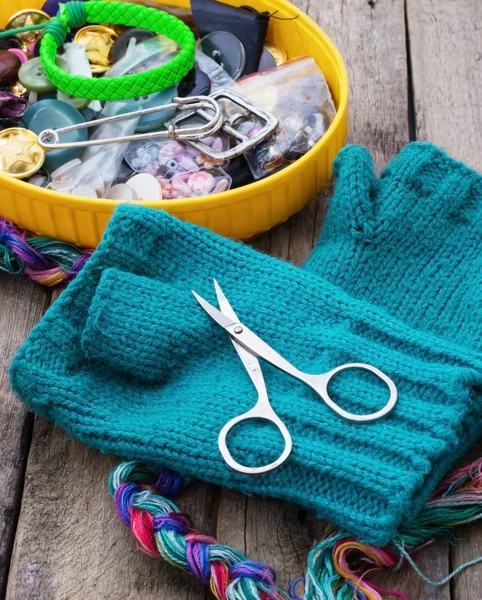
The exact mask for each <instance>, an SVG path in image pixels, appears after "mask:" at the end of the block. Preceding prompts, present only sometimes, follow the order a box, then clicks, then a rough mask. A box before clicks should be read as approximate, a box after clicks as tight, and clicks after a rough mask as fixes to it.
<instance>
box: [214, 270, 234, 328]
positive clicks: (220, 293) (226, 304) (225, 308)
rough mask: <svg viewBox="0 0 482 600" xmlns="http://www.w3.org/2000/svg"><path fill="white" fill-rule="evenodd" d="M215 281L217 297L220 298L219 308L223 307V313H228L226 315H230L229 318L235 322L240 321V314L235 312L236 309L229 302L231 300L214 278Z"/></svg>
mask: <svg viewBox="0 0 482 600" xmlns="http://www.w3.org/2000/svg"><path fill="white" fill-rule="evenodd" d="M213 281H214V289H215V290H216V297H217V299H218V303H219V308H220V309H221V312H222V313H223V315H226V317H228V318H229V319H232V320H233V321H234V323H239V319H238V315H237V314H236V313H235V312H234V309H233V307H232V306H231V304H230V303H229V300H228V299H227V298H226V296H225V295H224V292H223V290H222V289H221V286H220V285H219V283H218V282H217V281H216V280H215V279H213Z"/></svg>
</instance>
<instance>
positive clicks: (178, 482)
mask: <svg viewBox="0 0 482 600" xmlns="http://www.w3.org/2000/svg"><path fill="white" fill-rule="evenodd" d="M154 487H155V488H156V490H158V492H159V493H160V494H161V496H166V497H167V498H174V497H176V496H177V495H178V494H179V492H180V491H181V487H182V479H181V476H180V475H179V473H176V472H175V471H171V470H170V469H164V470H163V471H161V474H160V475H159V479H158V480H157V482H156V484H155V486H154Z"/></svg>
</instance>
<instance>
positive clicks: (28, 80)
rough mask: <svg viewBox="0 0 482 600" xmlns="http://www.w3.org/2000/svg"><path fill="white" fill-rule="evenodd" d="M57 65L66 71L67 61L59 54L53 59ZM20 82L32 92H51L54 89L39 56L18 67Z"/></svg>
mask: <svg viewBox="0 0 482 600" xmlns="http://www.w3.org/2000/svg"><path fill="white" fill-rule="evenodd" d="M55 62H56V64H57V66H58V67H60V68H61V69H63V70H64V71H68V64H67V61H66V60H64V59H63V58H62V57H61V56H58V57H57V58H56V60H55ZM18 78H19V80H20V83H21V84H22V85H23V86H24V87H25V88H26V89H27V90H29V91H32V92H39V93H41V94H42V93H45V92H51V91H53V90H55V89H56V88H55V86H54V84H53V83H52V82H51V81H50V80H49V79H48V78H47V76H46V75H45V71H44V67H43V64H42V60H41V59H40V58H32V59H31V60H29V61H28V62H26V63H25V64H24V65H22V67H21V68H20V71H19V72H18Z"/></svg>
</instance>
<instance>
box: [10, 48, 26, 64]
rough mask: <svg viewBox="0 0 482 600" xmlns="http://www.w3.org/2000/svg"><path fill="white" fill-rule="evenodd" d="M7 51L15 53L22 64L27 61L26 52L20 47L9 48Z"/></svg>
mask: <svg viewBox="0 0 482 600" xmlns="http://www.w3.org/2000/svg"><path fill="white" fill-rule="evenodd" d="M8 51H9V52H11V53H12V54H15V56H16V57H17V58H19V59H20V62H21V63H22V65H24V64H25V63H26V62H27V61H28V56H27V53H26V52H24V51H23V50H20V48H9V49H8Z"/></svg>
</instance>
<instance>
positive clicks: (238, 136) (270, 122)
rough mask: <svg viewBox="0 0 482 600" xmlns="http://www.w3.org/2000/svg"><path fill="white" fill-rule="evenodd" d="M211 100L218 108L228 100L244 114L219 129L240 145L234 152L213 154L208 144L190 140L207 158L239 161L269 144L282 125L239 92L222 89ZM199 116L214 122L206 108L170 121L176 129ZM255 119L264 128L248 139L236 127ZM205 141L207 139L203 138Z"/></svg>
mask: <svg viewBox="0 0 482 600" xmlns="http://www.w3.org/2000/svg"><path fill="white" fill-rule="evenodd" d="M209 97H210V98H211V99H212V100H215V101H216V103H217V104H218V105H219V101H220V100H229V101H230V102H231V103H232V104H233V105H235V107H240V108H242V109H244V111H243V112H234V114H233V115H232V116H231V117H230V118H227V117H226V116H223V123H222V125H221V127H220V130H219V131H220V132H221V133H224V134H225V135H227V136H229V137H230V138H233V139H234V140H236V142H238V143H237V144H235V145H234V146H233V147H232V148H229V149H228V150H225V151H222V152H216V151H214V150H213V149H212V148H211V147H210V146H208V145H207V144H205V143H204V142H203V141H202V140H197V139H188V140H186V142H187V143H188V144H189V145H191V146H193V147H194V148H196V149H197V150H199V151H200V152H201V153H202V154H204V155H205V156H209V157H210V158H212V159H214V160H216V161H225V160H230V159H232V158H236V157H237V156H240V155H241V154H244V153H245V152H246V151H247V150H250V149H251V148H254V146H257V145H258V144H260V143H261V142H263V141H264V140H266V139H267V138H268V137H269V136H270V135H271V134H273V133H274V132H275V131H276V129H277V128H278V125H279V119H278V118H277V117H275V116H274V115H273V114H272V113H270V112H268V111H267V110H265V109H264V108H261V106H258V105H257V104H255V103H254V102H251V100H248V98H245V97H244V96H242V95H241V94H239V93H238V92H235V91H234V90H230V89H223V90H218V91H216V92H213V93H212V94H210V96H209ZM195 115H197V116H198V117H200V118H201V119H203V120H204V121H209V119H211V115H210V114H209V112H207V111H206V110H205V109H204V108H194V107H193V109H192V110H191V111H187V112H184V113H182V114H180V115H178V116H177V117H174V118H173V119H171V121H170V123H171V124H174V125H179V124H180V123H183V122H184V121H186V120H188V119H190V118H192V117H193V116H195ZM253 116H254V117H256V118H257V121H258V124H259V125H260V126H261V128H260V129H259V131H258V132H257V133H256V134H255V135H253V136H252V137H249V136H248V135H246V134H244V133H242V132H241V131H239V129H236V124H237V123H238V122H240V121H243V120H246V119H249V118H250V117H253ZM203 137H205V136H203Z"/></svg>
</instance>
